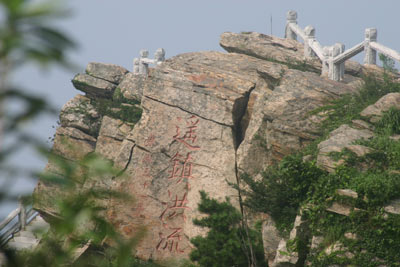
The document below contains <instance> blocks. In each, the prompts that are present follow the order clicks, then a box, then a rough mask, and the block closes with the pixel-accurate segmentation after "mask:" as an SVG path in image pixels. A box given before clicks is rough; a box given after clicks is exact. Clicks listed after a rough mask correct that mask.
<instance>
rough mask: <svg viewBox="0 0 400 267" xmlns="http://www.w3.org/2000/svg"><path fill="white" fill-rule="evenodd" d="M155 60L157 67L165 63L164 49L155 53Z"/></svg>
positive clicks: (159, 49)
mask: <svg viewBox="0 0 400 267" xmlns="http://www.w3.org/2000/svg"><path fill="white" fill-rule="evenodd" d="M154 60H155V61H156V62H155V64H156V65H160V64H161V63H162V62H163V61H165V50H164V49H163V48H158V49H157V50H156V52H155V53H154Z"/></svg>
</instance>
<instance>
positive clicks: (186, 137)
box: [173, 115, 200, 151]
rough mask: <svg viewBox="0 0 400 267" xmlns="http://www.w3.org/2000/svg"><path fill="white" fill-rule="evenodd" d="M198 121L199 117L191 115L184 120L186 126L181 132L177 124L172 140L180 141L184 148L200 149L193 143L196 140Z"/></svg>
mask: <svg viewBox="0 0 400 267" xmlns="http://www.w3.org/2000/svg"><path fill="white" fill-rule="evenodd" d="M198 123H199V119H198V118H197V117H196V116H194V115H193V116H191V117H190V118H189V119H187V120H186V128H185V130H184V131H185V132H184V133H183V134H182V133H181V128H180V127H179V126H177V125H176V126H175V127H176V135H174V137H173V138H174V140H176V141H178V142H180V143H182V144H183V145H185V147H186V148H188V149H190V150H192V151H193V150H194V151H195V150H200V147H199V146H196V145H195V144H194V143H195V142H196V140H197V135H196V130H197V124H198Z"/></svg>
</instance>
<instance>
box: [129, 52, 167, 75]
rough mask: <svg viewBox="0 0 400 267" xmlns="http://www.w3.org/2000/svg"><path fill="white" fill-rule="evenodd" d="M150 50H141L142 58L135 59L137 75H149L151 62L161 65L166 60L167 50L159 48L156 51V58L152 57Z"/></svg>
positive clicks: (134, 66) (134, 65) (134, 64)
mask: <svg viewBox="0 0 400 267" xmlns="http://www.w3.org/2000/svg"><path fill="white" fill-rule="evenodd" d="M148 57H149V51H148V50H145V49H143V50H140V58H135V59H133V73H134V74H137V75H147V74H148V73H149V64H155V65H160V64H161V63H162V62H163V61H164V60H165V50H164V49H163V48H158V49H157V51H156V52H155V53H154V59H150V58H148Z"/></svg>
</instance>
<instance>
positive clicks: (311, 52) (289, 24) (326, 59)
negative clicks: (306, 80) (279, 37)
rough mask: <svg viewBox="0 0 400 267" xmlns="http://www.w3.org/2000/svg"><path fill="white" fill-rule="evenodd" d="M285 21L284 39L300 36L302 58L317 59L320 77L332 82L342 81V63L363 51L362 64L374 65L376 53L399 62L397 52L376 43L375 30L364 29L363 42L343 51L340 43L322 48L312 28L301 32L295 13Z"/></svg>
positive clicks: (290, 12)
mask: <svg viewBox="0 0 400 267" xmlns="http://www.w3.org/2000/svg"><path fill="white" fill-rule="evenodd" d="M286 19H287V21H286V30H285V38H288V39H292V40H297V36H300V37H301V38H302V39H303V41H304V57H305V58H306V59H312V58H315V57H318V58H319V59H320V60H321V61H322V75H327V76H328V77H329V78H330V79H332V80H335V81H341V80H343V78H344V68H345V67H344V62H345V61H346V60H348V59H350V58H352V57H354V56H355V55H357V54H359V53H361V52H362V51H365V56H364V64H376V51H379V52H380V53H382V54H384V55H386V56H389V57H391V58H393V59H395V60H397V61H399V62H400V53H399V52H397V51H395V50H393V49H390V48H388V47H386V46H384V45H382V44H379V43H378V42H376V40H377V35H378V34H377V30H376V29H375V28H368V29H366V30H365V39H364V41H363V42H361V43H359V44H357V45H355V46H353V47H352V48H350V49H348V50H345V46H344V44H342V43H336V44H334V45H333V46H324V47H322V46H321V44H320V43H319V42H318V41H317V40H316V39H315V29H314V28H313V27H312V26H307V27H306V28H304V30H303V29H301V28H300V27H299V26H298V25H297V12H296V11H293V10H291V11H289V12H288V13H287V15H286Z"/></svg>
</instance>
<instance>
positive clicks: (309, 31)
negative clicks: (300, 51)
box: [304, 25, 317, 59]
mask: <svg viewBox="0 0 400 267" xmlns="http://www.w3.org/2000/svg"><path fill="white" fill-rule="evenodd" d="M304 33H305V35H306V39H305V40H304V57H305V58H306V59H309V58H315V57H317V55H316V54H315V53H314V51H313V50H312V48H311V46H310V42H312V41H314V40H315V28H314V27H313V26H310V25H309V26H307V27H306V28H305V29H304Z"/></svg>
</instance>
